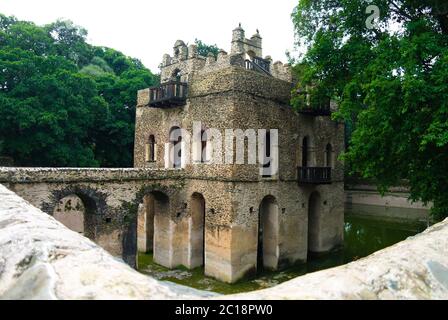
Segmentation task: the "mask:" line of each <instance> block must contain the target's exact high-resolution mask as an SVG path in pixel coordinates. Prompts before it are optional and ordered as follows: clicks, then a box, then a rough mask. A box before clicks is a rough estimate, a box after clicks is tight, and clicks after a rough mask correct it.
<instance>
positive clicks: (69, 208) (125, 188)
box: [0, 167, 184, 266]
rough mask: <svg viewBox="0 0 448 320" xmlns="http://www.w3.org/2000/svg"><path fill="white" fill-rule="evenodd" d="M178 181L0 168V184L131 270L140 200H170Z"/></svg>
mask: <svg viewBox="0 0 448 320" xmlns="http://www.w3.org/2000/svg"><path fill="white" fill-rule="evenodd" d="M183 181H184V177H183V176H182V172H180V171H178V170H165V169H164V170H156V169H71V168H70V169H64V168H57V169H55V168H6V167H5V168H0V184H3V185H4V186H6V187H7V188H8V189H10V190H12V191H14V192H15V193H16V194H18V195H19V196H21V197H22V198H23V199H25V200H27V201H28V202H29V203H31V204H32V205H34V206H35V207H37V208H39V209H41V210H42V211H44V212H46V213H48V214H50V215H52V216H54V217H55V218H56V219H57V220H59V221H61V222H62V223H64V224H65V225H66V226H68V227H69V228H70V229H72V230H74V231H78V232H79V233H81V234H83V235H85V236H86V237H88V238H90V239H91V240H93V241H95V242H96V243H97V244H99V245H100V246H101V247H103V248H104V249H106V250H107V251H108V252H109V253H111V254H112V255H113V256H116V257H122V258H123V260H124V261H125V262H127V263H128V264H129V265H131V266H135V264H136V252H137V218H136V216H137V214H138V208H139V205H140V204H141V203H143V198H144V197H145V195H147V194H150V193H152V192H161V193H163V194H164V195H166V196H167V197H169V198H170V199H176V198H178V197H177V193H178V192H179V190H180V189H181V187H182V185H183ZM172 202H173V204H172V206H174V207H175V206H176V205H178V206H179V207H180V208H182V206H183V204H177V203H176V201H172ZM173 210H174V208H173ZM67 213H71V214H67Z"/></svg>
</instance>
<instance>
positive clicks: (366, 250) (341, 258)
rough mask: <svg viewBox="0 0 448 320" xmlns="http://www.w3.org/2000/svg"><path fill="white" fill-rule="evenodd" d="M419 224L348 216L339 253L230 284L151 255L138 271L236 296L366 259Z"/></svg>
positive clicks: (421, 227) (143, 258)
mask: <svg viewBox="0 0 448 320" xmlns="http://www.w3.org/2000/svg"><path fill="white" fill-rule="evenodd" d="M425 227H426V225H423V224H420V223H404V222H391V221H379V220H374V219H371V218H361V217H355V216H347V217H346V222H345V232H344V237H345V238H344V247H343V248H340V249H339V250H337V251H334V252H331V253H328V254H325V255H320V256H311V257H309V261H308V262H307V263H306V264H301V265H298V266H295V267H292V268H289V269H287V270H284V271H281V272H264V273H262V274H261V275H259V276H258V277H257V279H253V280H249V281H244V282H240V283H237V284H233V285H229V284H225V283H222V282H219V281H217V280H214V279H210V278H207V277H204V275H203V268H198V269H195V270H168V269H166V268H164V267H161V266H158V265H156V264H155V263H153V261H152V256H151V255H145V254H140V255H139V270H140V272H142V273H145V274H148V275H151V276H153V277H155V278H157V279H159V280H166V281H172V282H175V283H179V284H182V285H186V286H190V287H194V288H197V289H201V290H209V291H215V292H220V293H226V294H228V293H237V292H244V291H252V290H258V289H263V288H267V287H272V286H275V285H277V284H279V283H282V282H284V281H287V280H290V279H293V278H295V277H298V276H301V275H304V274H306V273H310V272H315V271H319V270H323V269H328V268H332V267H336V266H339V265H343V264H346V263H348V262H351V261H354V260H357V259H360V258H363V257H366V256H368V255H370V254H372V253H374V252H376V251H378V250H381V249H383V248H386V247H388V246H391V245H393V244H395V243H397V242H400V241H402V240H404V239H406V238H407V237H409V236H413V235H415V234H417V233H419V232H422V231H423V230H424V229H425Z"/></svg>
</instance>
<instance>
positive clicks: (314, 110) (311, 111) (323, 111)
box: [298, 92, 331, 117]
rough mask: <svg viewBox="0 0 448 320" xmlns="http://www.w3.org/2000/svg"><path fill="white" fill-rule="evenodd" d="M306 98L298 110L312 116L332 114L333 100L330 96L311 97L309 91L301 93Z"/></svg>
mask: <svg viewBox="0 0 448 320" xmlns="http://www.w3.org/2000/svg"><path fill="white" fill-rule="evenodd" d="M301 94H302V95H303V98H304V100H303V101H302V106H301V107H300V108H299V110H298V112H299V113H301V114H306V115H310V116H324V117H325V116H331V107H330V105H331V100H330V98H319V99H310V100H311V101H309V100H308V99H309V97H308V96H307V93H306V92H305V93H301Z"/></svg>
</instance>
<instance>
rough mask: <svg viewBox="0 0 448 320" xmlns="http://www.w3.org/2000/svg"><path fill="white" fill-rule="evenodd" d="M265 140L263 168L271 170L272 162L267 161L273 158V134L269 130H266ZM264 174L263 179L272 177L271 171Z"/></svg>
mask: <svg viewBox="0 0 448 320" xmlns="http://www.w3.org/2000/svg"><path fill="white" fill-rule="evenodd" d="M265 139H266V140H265V152H264V156H265V159H264V161H263V168H267V169H270V168H271V161H267V159H268V158H270V157H271V132H270V131H269V130H266V135H265ZM264 172H265V173H264V174H263V177H265V178H269V177H272V172H271V170H269V171H268V172H266V171H264Z"/></svg>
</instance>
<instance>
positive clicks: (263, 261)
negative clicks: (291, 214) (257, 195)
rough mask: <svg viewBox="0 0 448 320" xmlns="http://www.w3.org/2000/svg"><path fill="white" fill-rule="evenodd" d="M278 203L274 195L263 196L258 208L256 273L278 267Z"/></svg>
mask: <svg viewBox="0 0 448 320" xmlns="http://www.w3.org/2000/svg"><path fill="white" fill-rule="evenodd" d="M278 215H279V213H278V203H277V199H276V198H275V197H274V196H271V195H268V196H266V197H264V198H263V200H262V201H261V203H260V207H259V210H258V245H257V273H260V272H262V271H263V270H265V269H268V270H276V269H277V268H278V258H279V257H278V243H279V216H278Z"/></svg>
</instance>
